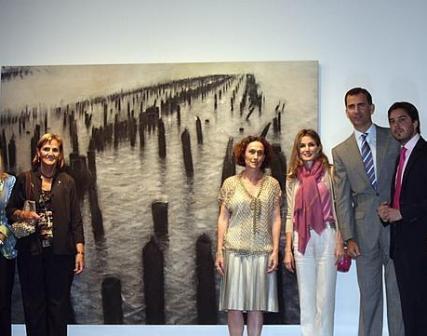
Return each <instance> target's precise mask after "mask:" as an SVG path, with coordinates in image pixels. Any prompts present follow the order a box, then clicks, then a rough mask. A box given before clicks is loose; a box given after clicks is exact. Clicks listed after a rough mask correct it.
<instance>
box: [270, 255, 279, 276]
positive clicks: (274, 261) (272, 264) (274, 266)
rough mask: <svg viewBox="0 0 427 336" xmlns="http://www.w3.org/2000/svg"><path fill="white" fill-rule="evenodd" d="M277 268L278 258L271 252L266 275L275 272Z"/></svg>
mask: <svg viewBox="0 0 427 336" xmlns="http://www.w3.org/2000/svg"><path fill="white" fill-rule="evenodd" d="M277 266H279V257H278V254H277V252H272V253H271V254H270V257H269V258H268V269H267V273H270V272H273V271H277Z"/></svg>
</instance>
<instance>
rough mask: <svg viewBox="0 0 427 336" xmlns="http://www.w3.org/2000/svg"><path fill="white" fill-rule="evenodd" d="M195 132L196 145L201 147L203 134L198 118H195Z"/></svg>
mask: <svg viewBox="0 0 427 336" xmlns="http://www.w3.org/2000/svg"><path fill="white" fill-rule="evenodd" d="M196 132H197V143H198V144H199V145H203V133H202V122H201V121H200V118H199V117H197V118H196Z"/></svg>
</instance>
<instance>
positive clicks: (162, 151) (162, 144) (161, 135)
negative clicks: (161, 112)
mask: <svg viewBox="0 0 427 336" xmlns="http://www.w3.org/2000/svg"><path fill="white" fill-rule="evenodd" d="M157 128H158V130H157V138H158V143H159V157H160V158H162V159H164V158H165V157H166V136H165V124H164V122H163V120H162V119H161V118H160V119H159V120H158V121H157Z"/></svg>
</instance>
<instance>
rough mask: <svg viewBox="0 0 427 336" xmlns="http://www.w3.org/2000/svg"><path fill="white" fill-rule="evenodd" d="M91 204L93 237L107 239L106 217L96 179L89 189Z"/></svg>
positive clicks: (98, 240) (96, 240) (101, 239)
mask: <svg viewBox="0 0 427 336" xmlns="http://www.w3.org/2000/svg"><path fill="white" fill-rule="evenodd" d="M88 193H89V206H90V215H91V224H92V231H93V238H94V239H95V242H100V241H103V240H104V239H105V231H104V219H103V217H102V212H101V209H100V207H99V202H98V192H97V190H96V184H95V180H94V178H93V181H92V182H91V183H90V186H89V189H88Z"/></svg>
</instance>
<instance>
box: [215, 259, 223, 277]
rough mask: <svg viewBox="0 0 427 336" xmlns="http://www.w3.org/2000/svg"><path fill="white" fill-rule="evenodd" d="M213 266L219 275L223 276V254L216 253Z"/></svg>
mask: <svg viewBox="0 0 427 336" xmlns="http://www.w3.org/2000/svg"><path fill="white" fill-rule="evenodd" d="M215 268H216V270H217V272H218V273H219V274H220V275H221V276H224V255H223V254H222V253H217V254H216V258H215Z"/></svg>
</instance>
